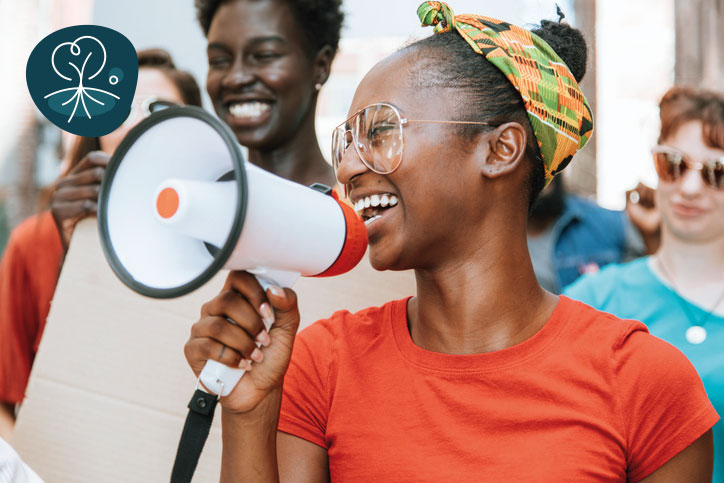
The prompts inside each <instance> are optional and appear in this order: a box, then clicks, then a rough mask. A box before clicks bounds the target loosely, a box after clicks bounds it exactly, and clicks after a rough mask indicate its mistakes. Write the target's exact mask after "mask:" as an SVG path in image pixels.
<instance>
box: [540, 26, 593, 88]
mask: <svg viewBox="0 0 724 483" xmlns="http://www.w3.org/2000/svg"><path fill="white" fill-rule="evenodd" d="M531 32H533V33H534V34H536V35H537V36H538V37H540V38H542V39H543V40H545V41H546V42H547V43H548V45H550V46H551V48H552V49H553V50H555V51H556V54H558V56H559V57H560V58H561V59H563V62H565V63H566V65H567V66H568V68H569V69H570V70H571V73H572V74H573V77H575V78H576V81H577V82H581V80H583V77H584V76H585V75H586V62H587V60H588V46H587V45H586V39H585V38H584V37H583V34H582V33H581V31H580V30H578V29H575V28H573V27H571V26H570V25H568V24H567V23H558V22H552V21H550V20H542V21H541V23H540V28H537V29H534V30H531Z"/></svg>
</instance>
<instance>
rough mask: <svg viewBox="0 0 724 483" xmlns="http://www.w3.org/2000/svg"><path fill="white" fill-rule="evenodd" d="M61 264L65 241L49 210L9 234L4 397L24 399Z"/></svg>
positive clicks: (1, 339) (4, 272)
mask: <svg viewBox="0 0 724 483" xmlns="http://www.w3.org/2000/svg"><path fill="white" fill-rule="evenodd" d="M62 262H63V242H62V241H61V239H60V234H59V233H58V228H57V227H56V225H55V221H54V220H53V216H52V215H51V214H50V212H49V211H46V212H44V213H41V214H39V215H36V216H33V217H31V218H28V219H27V220H25V221H23V222H22V223H21V224H20V225H18V226H17V228H15V229H14V230H13V231H12V233H10V239H9V240H8V244H7V247H6V248H5V253H4V254H3V257H2V262H0V401H3V402H9V403H15V404H17V403H20V402H22V400H23V398H24V397H25V387H26V386H27V385H28V377H29V376H30V368H31V367H32V365H33V359H34V358H35V353H36V352H37V351H38V345H39V344H40V338H41V336H42V335H43V329H44V328H45V319H46V318H47V317H48V312H49V311H50V300H51V299H52V298H53V293H54V292H55V285H56V284H57V282H58V274H59V272H60V266H61V264H62Z"/></svg>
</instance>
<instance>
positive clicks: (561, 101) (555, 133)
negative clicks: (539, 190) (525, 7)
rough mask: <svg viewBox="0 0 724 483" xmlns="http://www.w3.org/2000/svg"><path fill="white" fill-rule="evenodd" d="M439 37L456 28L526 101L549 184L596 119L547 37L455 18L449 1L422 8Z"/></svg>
mask: <svg viewBox="0 0 724 483" xmlns="http://www.w3.org/2000/svg"><path fill="white" fill-rule="evenodd" d="M417 15H418V17H420V20H421V21H422V25H423V26H428V25H433V26H434V27H435V33H436V34H439V33H443V32H448V31H450V30H452V29H453V28H455V30H457V32H458V33H459V34H460V35H461V36H462V38H463V39H465V41H466V42H467V43H468V44H469V45H470V47H472V49H473V50H474V51H475V52H477V53H478V54H480V55H482V56H483V57H485V58H486V59H487V60H488V61H489V62H490V63H492V64H493V65H495V66H496V67H497V68H498V69H500V70H501V71H502V72H503V74H505V76H506V77H507V78H508V81H510V83H511V84H513V87H515V89H516V90H517V91H518V92H519V93H520V96H521V97H522V98H523V104H524V105H525V109H526V111H527V112H528V118H529V119H530V124H531V126H532V127H533V132H534V133H535V137H536V139H537V140H538V147H539V149H540V154H541V157H542V158H543V164H544V169H545V180H546V184H548V183H549V182H550V181H551V180H552V179H553V177H554V176H555V175H556V174H558V173H559V172H560V171H561V170H562V169H563V168H565V167H566V166H567V165H568V163H570V162H571V159H573V155H574V154H576V151H578V150H579V149H581V148H583V146H585V144H586V142H588V139H589V138H590V137H591V134H592V133H593V115H592V113H591V108H590V107H589V106H588V102H587V101H586V98H585V97H584V95H583V92H582V91H581V88H580V87H579V86H578V82H576V79H575V78H574V76H573V74H572V73H571V71H570V69H569V68H568V66H567V65H566V64H565V62H563V60H562V59H561V58H560V57H559V56H558V54H556V53H555V51H554V50H553V49H552V48H551V46H550V45H548V44H547V43H546V42H545V41H544V40H543V39H542V38H540V37H539V36H537V35H535V34H534V33H532V32H529V31H527V30H524V29H522V28H520V27H516V26H515V25H511V24H509V23H506V22H503V21H501V20H497V19H494V18H489V17H483V16H480V15H457V16H456V15H454V14H453V11H452V9H451V8H450V7H449V6H448V5H447V4H446V3H444V2H424V3H422V5H420V7H419V8H418V9H417Z"/></svg>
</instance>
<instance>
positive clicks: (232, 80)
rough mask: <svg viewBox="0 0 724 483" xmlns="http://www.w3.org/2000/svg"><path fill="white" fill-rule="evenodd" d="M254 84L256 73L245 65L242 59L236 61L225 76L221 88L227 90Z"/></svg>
mask: <svg viewBox="0 0 724 483" xmlns="http://www.w3.org/2000/svg"><path fill="white" fill-rule="evenodd" d="M252 82H254V73H253V71H252V69H250V68H249V67H248V66H245V65H244V62H243V60H242V59H241V58H240V57H237V58H236V59H234V63H233V64H232V65H231V68H230V69H229V70H228V71H227V72H226V73H225V74H224V77H223V78H222V79H221V87H223V88H225V89H234V88H238V87H242V86H245V85H248V84H251V83H252Z"/></svg>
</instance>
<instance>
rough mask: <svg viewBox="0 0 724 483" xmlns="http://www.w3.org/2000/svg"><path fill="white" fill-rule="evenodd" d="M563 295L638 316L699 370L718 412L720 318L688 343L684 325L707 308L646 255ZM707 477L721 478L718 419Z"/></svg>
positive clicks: (723, 346) (723, 440) (723, 386)
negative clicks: (653, 265) (655, 269)
mask: <svg viewBox="0 0 724 483" xmlns="http://www.w3.org/2000/svg"><path fill="white" fill-rule="evenodd" d="M722 289H724V286H723V287H722ZM563 293H564V294H565V295H567V296H569V297H571V298H573V299H577V300H580V301H582V302H584V303H586V304H588V305H590V306H592V307H594V308H596V309H599V310H602V311H604V312H609V313H611V314H613V315H615V316H617V317H620V318H623V319H635V320H640V321H641V322H643V323H644V324H646V325H647V326H648V328H649V332H651V333H652V334H653V335H655V336H657V337H659V338H661V339H663V340H665V341H667V342H669V343H670V344H672V345H674V346H675V347H676V348H677V349H679V350H680V351H681V352H683V353H684V355H685V356H686V357H688V358H689V360H690V361H691V363H692V364H693V365H694V367H695V368H696V370H697V371H698V372H699V376H701V379H702V381H703V382H704V387H705V388H706V392H707V395H708V396H709V400H710V401H711V402H712V404H713V405H714V408H715V409H716V410H717V412H718V413H719V414H720V415H721V414H724V318H723V317H720V316H717V315H714V314H711V315H710V316H709V317H708V318H706V320H705V321H704V324H703V327H704V329H706V334H707V336H706V340H705V341H704V342H702V343H700V344H692V343H690V342H688V341H687V340H686V331H687V329H689V328H690V327H691V326H692V325H695V324H696V323H698V322H699V321H701V320H703V319H704V318H705V317H706V316H707V313H708V310H709V309H710V308H711V307H707V309H706V310H705V309H703V308H701V307H699V306H698V305H695V304H693V303H691V302H689V301H688V300H686V299H684V298H682V297H681V296H680V295H679V294H677V293H676V292H675V291H674V290H673V289H672V288H671V287H669V286H668V285H666V284H664V283H663V282H662V280H661V279H660V278H659V277H658V276H657V275H656V274H655V273H654V272H653V271H652V270H651V265H650V258H649V257H645V258H640V259H638V260H634V261H633V262H630V263H625V264H614V265H608V266H606V267H604V268H603V269H602V270H601V271H600V272H598V273H595V274H590V275H586V276H583V277H581V278H579V279H578V280H577V281H575V282H574V283H573V284H571V285H569V286H568V287H566V289H565V290H564V291H563ZM684 306H686V309H685V308H684ZM689 317H692V318H693V319H694V322H692V321H690V320H689ZM713 481H714V482H724V425H723V424H722V422H721V421H719V422H718V423H717V424H716V426H714V479H713Z"/></svg>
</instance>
